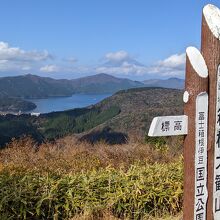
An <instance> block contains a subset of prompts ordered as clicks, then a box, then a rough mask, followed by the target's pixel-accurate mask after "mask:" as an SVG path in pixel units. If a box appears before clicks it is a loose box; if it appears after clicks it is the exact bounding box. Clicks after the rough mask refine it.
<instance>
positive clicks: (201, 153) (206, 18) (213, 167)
mask: <svg viewBox="0 0 220 220" xmlns="http://www.w3.org/2000/svg"><path fill="white" fill-rule="evenodd" d="M201 45H202V47H201V53H200V51H199V50H197V49H196V48H194V47H189V48H187V50H186V78H185V90H186V91H185V93H184V99H183V100H184V102H185V106H184V115H183V116H180V117H181V119H182V122H184V121H185V122H184V124H185V126H187V129H188V130H187V131H186V130H185V131H181V132H180V131H178V132H176V131H174V130H172V131H171V130H169V131H166V132H162V131H163V130H162V131H161V128H163V124H165V122H164V121H170V123H171V122H172V121H171V119H172V120H176V119H175V116H168V117H157V118H155V119H154V121H153V122H154V123H152V127H151V132H150V133H149V134H151V135H153V136H157V135H158V136H161V135H178V134H187V135H186V136H185V140H184V203H183V219H184V220H220V9H219V8H217V7H216V6H214V5H210V4H209V5H206V6H205V7H204V9H203V16H202V42H201ZM186 117H187V118H186Z"/></svg>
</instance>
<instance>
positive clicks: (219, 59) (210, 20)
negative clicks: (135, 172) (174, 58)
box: [201, 5, 220, 220]
mask: <svg viewBox="0 0 220 220" xmlns="http://www.w3.org/2000/svg"><path fill="white" fill-rule="evenodd" d="M219 39H220V11H219V9H218V8H216V7H215V6H213V5H207V6H205V7H204V9H203V18H202V43H201V44H202V45H201V51H202V55H203V57H204V59H205V61H206V64H207V66H208V70H209V123H208V205H207V219H208V220H213V219H214V217H213V183H214V181H213V180H214V176H213V172H214V147H215V125H216V102H217V99H216V94H217V70H218V66H219V64H220V40H219Z"/></svg>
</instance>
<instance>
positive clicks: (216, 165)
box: [213, 66, 220, 219]
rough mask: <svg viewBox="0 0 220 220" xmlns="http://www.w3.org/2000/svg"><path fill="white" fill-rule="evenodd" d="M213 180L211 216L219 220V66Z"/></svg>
mask: <svg viewBox="0 0 220 220" xmlns="http://www.w3.org/2000/svg"><path fill="white" fill-rule="evenodd" d="M213 178H214V180H213V216H214V219H220V66H219V67H218V73H217V95H216V121H215V144H214V175H213Z"/></svg>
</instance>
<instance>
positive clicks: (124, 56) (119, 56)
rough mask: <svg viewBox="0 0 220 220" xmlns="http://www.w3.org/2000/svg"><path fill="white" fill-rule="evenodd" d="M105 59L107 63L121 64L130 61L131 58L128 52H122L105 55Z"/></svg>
mask: <svg viewBox="0 0 220 220" xmlns="http://www.w3.org/2000/svg"><path fill="white" fill-rule="evenodd" d="M105 58H106V60H107V61H112V62H119V61H124V60H128V59H130V58H131V57H130V55H129V54H128V52H126V51H123V50H120V51H117V52H113V53H107V54H106V55H105Z"/></svg>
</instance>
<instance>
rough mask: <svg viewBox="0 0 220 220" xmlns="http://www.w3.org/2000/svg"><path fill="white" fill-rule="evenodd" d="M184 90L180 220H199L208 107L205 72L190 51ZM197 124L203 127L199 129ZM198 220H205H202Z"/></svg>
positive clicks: (195, 53) (200, 59)
mask: <svg viewBox="0 0 220 220" xmlns="http://www.w3.org/2000/svg"><path fill="white" fill-rule="evenodd" d="M185 90H186V91H187V93H188V94H189V100H188V101H187V103H185V106H184V114H185V115H187V116H188V134H187V135H186V137H185V140H184V204H183V219H184V220H197V219H199V218H198V217H199V216H202V215H203V216H204V217H205V215H204V213H205V207H206V205H205V203H206V195H205V193H206V180H207V179H206V175H207V172H206V170H207V163H206V160H207V158H206V153H205V152H204V151H207V148H206V146H205V143H206V142H207V115H206V114H207V112H208V111H207V109H208V103H207V95H205V94H206V93H207V92H208V69H207V66H206V63H205V60H204V59H203V56H202V55H201V53H200V51H199V50H198V49H196V48H194V47H189V48H187V50H186V79H185ZM202 94H203V95H202ZM201 113H204V115H203V116H204V120H202V121H201V120H200V119H201V116H202V115H201V116H200V115H199V114H201ZM205 115H206V116H205ZM200 122H201V123H204V124H203V127H202V128H201V126H200V124H199V123H200ZM201 125H202V124H201ZM205 126H206V127H205ZM202 129H203V130H202ZM202 131H204V134H203V135H204V137H203V139H200V141H199V139H198V138H199V137H200V135H201V134H200V133H199V132H202ZM201 141H204V143H203V144H204V146H201V144H202V143H201ZM197 150H200V152H197ZM200 156H202V157H203V161H201V160H200ZM200 163H201V164H200ZM203 194H204V195H203ZM200 219H201V220H205V218H200Z"/></svg>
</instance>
